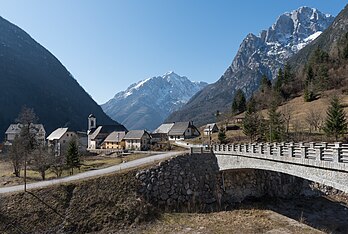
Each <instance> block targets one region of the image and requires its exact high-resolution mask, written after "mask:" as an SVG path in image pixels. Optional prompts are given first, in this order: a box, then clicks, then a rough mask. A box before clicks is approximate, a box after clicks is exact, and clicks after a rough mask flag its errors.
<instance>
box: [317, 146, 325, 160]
mask: <svg viewBox="0 0 348 234" xmlns="http://www.w3.org/2000/svg"><path fill="white" fill-rule="evenodd" d="M323 152H324V147H323V146H317V147H315V155H316V158H315V160H317V161H321V160H323Z"/></svg>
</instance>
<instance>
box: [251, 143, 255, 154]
mask: <svg viewBox="0 0 348 234" xmlns="http://www.w3.org/2000/svg"><path fill="white" fill-rule="evenodd" d="M250 149H251V153H252V154H255V153H256V143H252V144H251V148H250Z"/></svg>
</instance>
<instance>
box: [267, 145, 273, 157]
mask: <svg viewBox="0 0 348 234" xmlns="http://www.w3.org/2000/svg"><path fill="white" fill-rule="evenodd" d="M266 149H267V153H266V154H267V155H272V144H271V143H267V144H266Z"/></svg>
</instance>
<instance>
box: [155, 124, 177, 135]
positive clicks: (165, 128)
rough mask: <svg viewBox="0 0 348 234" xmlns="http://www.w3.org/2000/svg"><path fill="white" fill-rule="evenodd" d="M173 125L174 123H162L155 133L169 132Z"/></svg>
mask: <svg viewBox="0 0 348 234" xmlns="http://www.w3.org/2000/svg"><path fill="white" fill-rule="evenodd" d="M173 126H174V123H166V124H161V126H159V127H158V128H157V129H156V130H155V131H153V133H164V134H168V133H169V131H170V130H171V129H172V127H173Z"/></svg>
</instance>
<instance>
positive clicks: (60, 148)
mask: <svg viewBox="0 0 348 234" xmlns="http://www.w3.org/2000/svg"><path fill="white" fill-rule="evenodd" d="M72 140H75V141H76V143H77V144H78V137H77V134H76V133H75V132H73V131H69V129H68V128H57V129H56V130H54V131H53V132H52V133H51V134H50V135H49V136H48V137H47V141H48V146H49V147H52V148H53V150H54V152H55V155H57V156H60V155H62V153H64V152H65V151H66V150H67V148H68V144H69V143H70V142H71V141H72Z"/></svg>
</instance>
